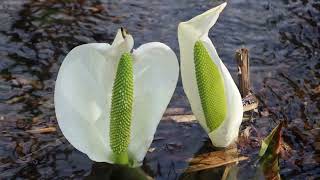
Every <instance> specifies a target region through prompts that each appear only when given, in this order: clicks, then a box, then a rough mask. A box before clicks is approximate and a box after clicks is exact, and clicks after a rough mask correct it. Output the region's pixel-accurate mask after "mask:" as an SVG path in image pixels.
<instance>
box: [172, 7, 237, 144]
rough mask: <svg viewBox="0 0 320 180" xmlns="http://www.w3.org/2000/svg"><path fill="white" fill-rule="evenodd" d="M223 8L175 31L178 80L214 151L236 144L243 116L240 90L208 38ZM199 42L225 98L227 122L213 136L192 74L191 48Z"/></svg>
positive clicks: (193, 66) (207, 13) (201, 15)
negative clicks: (217, 73) (217, 74)
mask: <svg viewBox="0 0 320 180" xmlns="http://www.w3.org/2000/svg"><path fill="white" fill-rule="evenodd" d="M226 4H227V3H223V4H221V5H219V6H217V7H215V8H212V9H210V10H208V11H206V12H204V13H203V14H200V15H198V16H196V17H194V18H192V19H191V20H189V21H186V22H181V23H180V24H179V27H178V39H179V46H180V58H181V62H180V63H181V77H182V84H183V87H184V91H185V93H186V95H187V97H188V99H189V102H190V104H191V108H192V111H193V113H194V114H195V116H196V118H197V120H198V121H199V123H200V124H201V126H202V127H203V128H204V129H205V130H206V132H207V133H208V134H209V137H210V139H211V141H212V143H213V145H214V146H217V147H226V146H228V145H230V144H231V143H232V142H234V141H235V140H236V138H237V137H238V133H239V127H240V124H241V122H242V115H243V107H242V100H241V95H240V93H239V90H238V88H237V86H236V84H235V83H234V81H233V79H232V77H231V75H230V73H229V71H228V69H227V68H226V67H225V65H224V64H223V62H222V61H221V59H220V58H219V56H218V53H217V51H216V49H215V47H214V45H213V44H212V42H211V40H210V39H209V37H208V32H209V30H210V28H211V27H212V26H213V25H214V24H215V23H216V21H217V19H218V17H219V14H220V13H221V11H222V10H223V9H224V8H225V6H226ZM198 40H201V41H202V42H204V45H205V47H206V49H207V50H208V52H209V54H210V55H211V58H212V60H213V63H215V65H216V66H217V67H218V68H219V70H220V74H221V75H222V77H223V82H224V86H225V95H226V98H227V116H226V119H225V120H224V121H223V123H222V124H221V125H220V126H219V127H218V128H217V129H215V130H214V131H212V132H209V128H208V127H207V124H206V120H205V116H204V112H203V109H202V106H201V100H200V95H199V91H198V86H197V80H196V74H195V65H194V45H195V43H196V41H198Z"/></svg>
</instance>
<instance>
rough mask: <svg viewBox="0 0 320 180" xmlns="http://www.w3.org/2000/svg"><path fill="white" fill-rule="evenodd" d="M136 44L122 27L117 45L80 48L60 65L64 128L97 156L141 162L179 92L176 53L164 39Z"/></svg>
mask: <svg viewBox="0 0 320 180" xmlns="http://www.w3.org/2000/svg"><path fill="white" fill-rule="evenodd" d="M132 47H133V38H132V36H131V35H130V34H126V33H124V31H122V32H121V31H120V30H119V31H118V33H117V35H116V37H115V39H114V41H113V43H112V44H111V45H109V44H106V43H91V44H84V45H80V46H77V47H75V48H74V49H72V50H71V51H70V52H69V53H68V55H67V56H66V58H65V59H64V61H63V63H62V65H61V67H60V70H59V73H58V77H57V81H56V86H55V92H54V101H55V110H56V116H57V120H58V123H59V127H60V129H61V131H62V133H63V134H64V136H65V137H66V138H67V140H68V141H69V142H70V143H71V144H72V145H73V146H74V147H75V148H76V149H78V150H79V151H81V152H83V153H85V154H87V155H88V157H89V158H90V159H92V160H93V161H97V162H109V163H116V164H126V165H128V166H131V167H136V166H139V165H141V164H142V161H143V158H144V156H145V155H146V153H147V151H148V148H149V147H150V145H151V142H152V140H153V136H154V133H155V131H156V129H157V126H158V124H159V121H160V119H161V117H162V115H163V113H164V111H165V110H166V107H167V105H168V103H169V101H170V99H171V97H172V94H173V92H174V89H175V86H176V83H177V80H178V75H179V66H178V61H177V58H176V56H175V54H174V52H173V51H172V50H171V49H170V48H169V47H168V46H166V45H164V44H162V43H159V42H152V43H147V44H144V45H142V46H140V47H139V48H138V49H136V50H133V51H132Z"/></svg>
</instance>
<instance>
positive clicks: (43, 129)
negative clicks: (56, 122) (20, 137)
mask: <svg viewBox="0 0 320 180" xmlns="http://www.w3.org/2000/svg"><path fill="white" fill-rule="evenodd" d="M56 131H57V129H56V128H55V127H47V128H39V129H31V130H27V131H26V132H27V133H33V134H38V133H50V132H56Z"/></svg>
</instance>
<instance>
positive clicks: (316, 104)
mask: <svg viewBox="0 0 320 180" xmlns="http://www.w3.org/2000/svg"><path fill="white" fill-rule="evenodd" d="M221 2H222V1H213V0H180V1H172V2H171V1H169V0H164V1H148V0H141V1H126V0H119V1H107V0H105V1H98V0H96V1H86V0H78V1H74V0H48V1H42V0H39V1H35V0H28V1H27V0H26V1H19V0H2V1H1V2H0V24H1V25H0V179H10V178H12V179H21V178H27V179H49V178H50V179H62V178H75V179H79V178H80V179H81V178H83V177H90V176H92V175H95V172H97V171H103V169H104V168H105V169H106V171H107V169H108V168H109V167H108V166H106V165H101V164H99V163H94V162H92V161H90V160H89V159H88V158H87V157H86V155H84V154H82V153H80V152H79V151H77V150H75V149H74V148H73V147H72V146H71V145H70V144H69V143H68V142H67V141H66V140H65V139H63V136H62V134H61V132H60V131H59V130H58V131H57V132H53V133H47V134H29V133H26V130H29V129H32V128H41V127H49V126H54V127H57V122H56V119H55V114H54V105H53V89H54V81H55V79H56V76H57V72H58V69H59V66H60V64H61V62H62V60H63V58H64V57H65V55H66V53H67V52H68V51H70V50H71V49H72V48H73V47H75V46H77V45H80V44H83V43H89V42H108V43H110V42H111V41H112V39H113V37H114V35H115V32H116V30H117V29H118V28H119V27H120V26H124V27H126V28H127V29H128V30H129V31H130V32H131V34H133V36H134V37H135V42H136V44H135V47H138V46H139V45H141V44H143V43H146V42H150V41H160V42H163V43H166V44H168V45H169V46H170V47H172V48H173V49H174V51H175V52H176V53H177V55H178V54H179V51H178V42H177V36H176V30H177V25H178V23H179V21H185V20H188V19H190V18H191V17H193V16H195V15H197V14H200V13H201V12H203V11H205V10H207V9H209V8H211V7H213V6H215V5H218V4H219V3H221ZM228 3H229V4H228V6H227V8H226V9H225V11H224V12H223V13H222V16H221V18H220V19H219V21H218V23H217V24H216V26H215V27H214V28H213V30H212V31H211V32H210V34H209V35H210V38H211V39H212V40H213V42H214V44H215V46H216V48H217V51H218V53H219V54H220V56H221V58H222V60H223V61H224V62H225V64H226V66H227V67H228V68H229V70H230V71H231V72H232V74H233V76H234V77H235V78H236V64H235V60H234V53H235V50H236V49H238V48H241V47H246V48H249V50H250V58H251V75H252V76H251V81H252V86H253V90H254V92H255V93H256V95H257V97H258V98H259V100H260V106H259V112H256V113H254V114H253V117H254V118H253V119H252V120H251V121H247V122H244V123H243V124H242V129H246V128H248V127H249V128H250V131H249V132H250V133H251V136H250V137H249V138H247V139H243V138H242V136H240V140H239V144H238V148H239V149H240V152H241V153H242V154H244V155H247V156H249V157H251V158H250V159H251V161H247V162H243V163H241V164H240V165H239V171H238V177H239V179H247V178H248V177H252V176H251V175H250V174H253V172H251V168H252V164H253V162H254V160H255V158H256V157H257V153H258V150H259V140H260V139H261V138H262V137H265V136H266V134H268V133H269V132H270V131H271V129H272V128H273V127H274V126H275V124H276V123H279V122H280V121H284V122H285V124H286V126H285V129H284V136H283V139H284V141H285V142H286V143H287V144H288V145H289V146H290V148H291V149H292V150H291V151H292V155H290V156H289V157H288V158H287V159H286V160H281V161H280V162H281V163H280V166H281V170H280V174H281V175H282V177H283V178H284V179H317V178H320V165H319V164H320V85H319V84H320V2H319V1H317V0H268V1H256V0H230V1H228ZM169 106H170V107H183V108H186V109H190V107H189V104H188V101H187V99H186V97H185V95H184V93H183V89H182V86H181V81H180V82H179V83H178V87H177V89H176V92H175V95H174V97H173V99H172V101H171V103H170V105H169ZM57 128H58V127H57ZM208 144H210V143H209V141H208V138H207V135H206V134H205V133H204V131H203V130H202V129H201V127H200V126H199V125H198V124H196V123H176V122H173V121H162V122H161V123H160V125H159V127H158V130H157V132H156V135H155V139H154V142H153V144H152V145H151V147H152V148H154V149H153V151H152V152H150V153H148V155H147V157H146V158H145V163H144V166H143V169H144V171H145V172H147V174H149V175H150V176H152V177H155V178H156V179H178V178H180V177H181V176H182V173H183V170H184V169H185V168H187V167H188V164H187V163H186V159H187V158H190V157H192V156H193V155H194V154H195V153H197V152H202V149H207V146H208ZM101 169H102V170H101ZM248 169H249V170H248ZM207 173H209V174H210V171H209V172H208V171H207ZM216 175H217V174H215V176H216ZM215 176H209V177H210V178H214V177H215ZM199 177H200V176H199ZM199 177H198V178H199ZM201 178H202V179H206V178H205V176H201ZM216 178H219V177H216Z"/></svg>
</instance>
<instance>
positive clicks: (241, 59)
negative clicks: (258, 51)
mask: <svg viewBox="0 0 320 180" xmlns="http://www.w3.org/2000/svg"><path fill="white" fill-rule="evenodd" d="M236 61H237V64H238V78H239V88H240V93H241V95H242V97H246V96H247V95H249V94H250V66H249V64H250V63H249V51H248V49H246V48H242V49H239V50H237V51H236Z"/></svg>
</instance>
